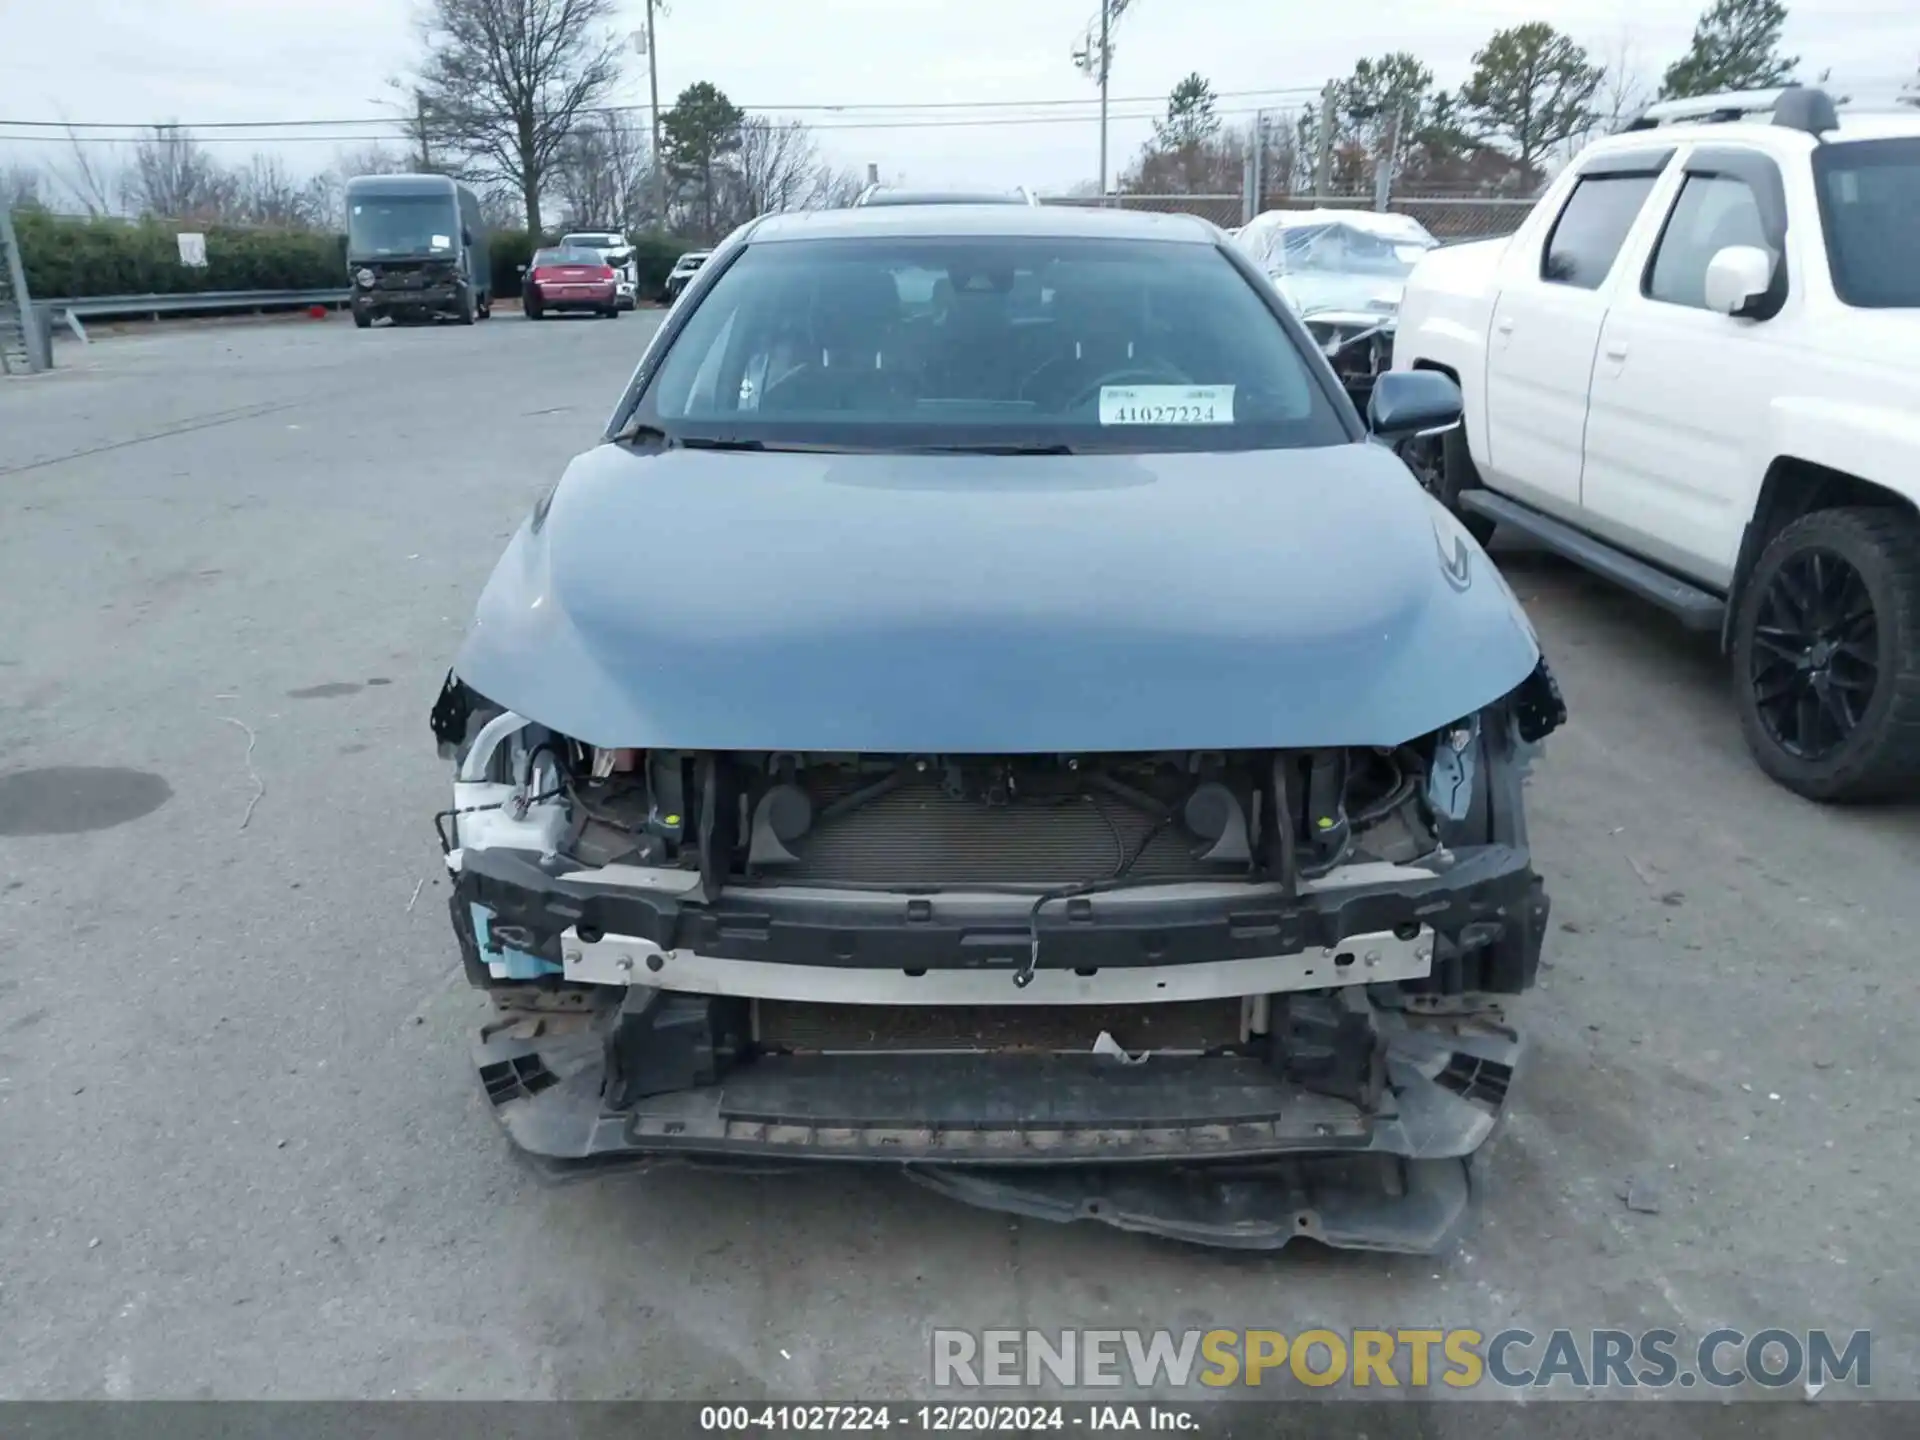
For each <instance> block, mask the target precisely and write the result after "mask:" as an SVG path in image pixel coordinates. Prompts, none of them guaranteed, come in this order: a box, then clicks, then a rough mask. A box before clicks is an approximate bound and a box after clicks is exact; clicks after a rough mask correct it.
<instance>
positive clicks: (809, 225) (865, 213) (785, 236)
mask: <svg viewBox="0 0 1920 1440" xmlns="http://www.w3.org/2000/svg"><path fill="white" fill-rule="evenodd" d="M862 235H884V236H895V237H898V236H906V237H911V238H916V239H922V238H924V239H941V238H945V237H950V236H961V235H969V236H973V235H984V236H994V237H1005V238H1014V237H1038V238H1042V239H1058V240H1065V239H1072V238H1076V237H1079V236H1088V237H1094V238H1105V239H1116V240H1178V241H1183V242H1185V243H1188V244H1194V245H1217V244H1219V243H1220V232H1219V231H1218V230H1217V229H1215V228H1214V226H1213V225H1212V224H1211V223H1210V222H1208V221H1206V220H1202V219H1201V218H1200V217H1199V216H1197V215H1165V214H1161V213H1159V212H1158V211H1151V210H1111V209H1104V208H1101V207H1097V206H1083V205H1006V204H989V205H862V206H859V207H857V208H854V209H848V210H799V211H791V212H789V213H786V214H782V215H768V216H766V217H765V218H764V219H762V220H760V221H758V222H757V223H756V224H755V225H754V226H753V228H752V230H751V231H750V232H749V233H748V235H747V240H748V242H749V243H751V244H756V245H761V244H770V243H773V244H777V243H780V242H783V241H791V240H845V239H854V238H857V237H859V236H862Z"/></svg>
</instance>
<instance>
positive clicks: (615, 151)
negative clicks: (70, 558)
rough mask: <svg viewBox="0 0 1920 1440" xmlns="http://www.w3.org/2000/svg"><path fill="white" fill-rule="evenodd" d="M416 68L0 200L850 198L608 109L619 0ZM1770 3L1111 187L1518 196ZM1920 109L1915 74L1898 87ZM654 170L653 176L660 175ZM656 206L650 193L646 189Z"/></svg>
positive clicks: (657, 225)
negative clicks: (301, 128) (434, 194)
mask: <svg viewBox="0 0 1920 1440" xmlns="http://www.w3.org/2000/svg"><path fill="white" fill-rule="evenodd" d="M424 13H425V22H424V28H423V36H422V46H421V51H420V55H419V63H418V64H417V65H416V66H415V67H414V69H413V71H412V73H410V74H408V75H405V76H401V77H397V78H396V79H395V81H394V82H393V83H394V87H395V94H396V115H397V116H398V117H399V123H400V125H401V128H402V129H403V132H404V135H405V137H406V138H405V141H404V144H402V145H400V146H395V145H393V144H372V145H368V146H366V147H363V148H361V149H358V150H354V151H351V152H348V153H343V154H341V155H339V156H338V157H336V160H335V162H334V163H333V164H332V165H330V166H328V167H326V168H325V169H323V170H322V171H320V173H318V174H313V175H307V176H301V175H297V174H295V173H294V172H293V170H292V169H291V168H290V167H289V166H288V164H287V162H286V161H285V160H284V159H282V158H281V157H280V156H279V155H277V154H274V153H269V152H264V151H263V152H260V153H256V154H254V155H252V156H250V157H248V158H247V159H246V160H244V161H242V162H240V163H238V164H225V163H222V162H221V161H220V160H219V159H218V158H217V157H216V156H215V155H214V153H213V152H212V151H211V150H210V149H209V148H208V147H207V146H206V145H204V144H203V143H201V142H200V141H199V140H198V139H197V138H196V137H195V136H194V135H192V134H191V133H190V132H189V131H187V130H185V129H182V128H181V127H179V126H172V125H160V126H155V127H152V128H151V129H150V130H149V131H148V132H147V133H146V134H145V135H144V136H143V137H142V138H141V139H139V140H138V141H137V142H136V143H134V144H133V147H132V152H131V159H130V160H124V161H121V162H112V163H110V162H107V161H105V160H103V159H101V158H100V152H97V151H89V150H88V149H87V148H86V147H85V146H83V145H82V144H81V143H80V142H79V140H78V139H77V138H76V139H75V140H74V143H73V144H72V145H71V147H70V150H71V153H70V154H69V155H67V156H65V157H63V159H62V160H61V161H60V162H58V163H56V164H55V165H54V166H52V167H50V168H44V169H43V168H36V167H27V166H21V165H14V166H10V167H6V168H5V169H0V200H3V201H8V202H10V203H12V204H14V205H15V206H17V207H24V206H27V205H33V204H39V205H41V206H44V207H45V208H50V209H51V208H66V207H77V208H79V209H82V210H85V211H86V212H87V213H89V214H95V215H120V214H145V215H155V216H165V217H168V218H175V219H198V220H204V221H207V222H209V223H225V224H253V225H262V226H287V227H301V226H308V227H332V226H335V225H337V224H338V223H339V217H340V209H341V188H342V185H343V184H344V181H345V179H346V178H347V177H348V176H350V175H354V174H365V173H375V172H382V171H387V172H391V171H398V170H433V171H440V172H444V173H448V174H453V175H456V176H458V177H460V178H461V179H463V180H466V181H468V182H469V183H471V184H472V185H473V186H474V187H475V189H476V191H477V192H478V193H479V194H480V196H481V201H482V208H483V210H484V211H485V212H486V214H487V218H488V221H489V223H490V224H493V225H495V226H499V227H515V228H518V227H520V226H524V227H525V228H526V230H527V232H528V233H529V234H530V235H533V236H539V235H542V234H545V233H549V232H551V231H552V230H553V228H554V227H553V226H551V225H549V224H548V223H547V222H548V221H549V219H551V218H554V217H559V218H560V220H561V222H562V223H563V224H565V225H567V226H569V227H571V228H575V229H590V228H600V229H612V228H621V229H625V230H627V231H628V232H629V233H635V232H641V231H647V230H664V231H667V232H669V233H674V234H681V235H688V236H695V235H698V236H703V237H707V238H713V237H716V236H718V235H720V234H722V233H724V232H725V231H727V230H728V229H731V228H732V227H733V226H734V225H736V224H738V223H740V222H741V221H743V220H746V219H748V218H751V217H752V216H754V215H757V214H761V213H765V212H767V211H771V210H786V209H797V208H806V207H812V206H824V205H832V204H841V203H845V202H846V201H847V200H849V199H851V198H852V197H853V195H854V194H855V193H857V191H858V189H859V185H860V181H859V177H858V176H857V175H854V174H852V173H850V172H848V171H846V170H844V169H841V168H838V167H836V166H834V165H833V164H831V163H830V162H829V161H827V160H826V159H824V158H823V157H822V156H821V154H820V152H819V149H818V146H817V145H816V144H815V142H814V139H813V136H812V134H811V133H810V132H809V130H808V128H807V127H806V126H805V125H804V124H801V123H800V122H798V121H793V120H781V119H776V118H771V117H766V116H759V115H749V114H747V113H746V112H744V111H742V110H741V109H740V107H738V106H737V105H735V104H734V103H733V102H732V101H731V100H730V99H729V98H728V97H727V96H726V94H725V93H724V92H723V91H721V90H720V89H719V88H718V87H717V86H714V85H712V84H710V83H707V82H700V83H698V84H694V85H689V86H688V87H686V89H684V90H683V91H682V92H681V93H680V94H679V96H678V97H677V98H676V99H675V100H674V101H673V103H672V104H671V105H670V106H669V107H668V108H667V109H665V110H664V111H662V113H661V116H660V144H659V154H658V155H657V156H656V155H655V153H654V147H653V145H652V143H651V139H652V137H651V135H650V133H649V132H650V129H651V127H650V124H649V121H648V118H647V116H646V115H645V113H644V112H642V111H640V110H637V109H635V108H632V107H624V106H614V105H613V104H612V103H611V101H612V99H613V97H614V95H615V94H616V93H618V87H619V86H620V83H621V81H622V78H623V75H624V69H625V57H624V54H623V49H622V46H621V45H620V43H619V41H618V39H617V38H616V36H615V33H614V30H613V26H614V22H615V20H616V18H617V14H618V0H427V5H426V9H425V12H424ZM1786 18H1787V10H1786V6H1785V4H1784V0H1713V3H1711V4H1710V5H1709V7H1708V8H1707V10H1706V11H1705V12H1704V13H1702V14H1701V16H1700V17H1699V21H1698V23H1697V25H1696V26H1695V29H1694V34H1693V39H1692V43H1691V45H1690V46H1689V47H1688V49H1687V51H1686V52H1685V53H1684V54H1683V55H1681V56H1679V57H1677V58H1676V59H1675V60H1674V61H1673V62H1672V63H1671V64H1670V65H1668V66H1667V67H1666V69H1665V71H1664V73H1663V74H1662V77H1661V82H1660V84H1659V86H1658V89H1657V91H1655V89H1654V87H1652V86H1650V85H1647V84H1645V83H1644V82H1642V81H1641V80H1640V79H1639V78H1638V76H1637V74H1636V73H1635V71H1634V68H1633V67H1632V66H1631V65H1630V63H1629V62H1628V57H1627V56H1626V55H1625V54H1622V55H1620V56H1618V57H1615V58H1613V59H1611V60H1601V59H1598V58H1596V57H1595V56H1594V55H1592V54H1591V53H1590V52H1589V50H1588V49H1587V47H1586V46H1584V45H1581V44H1579V43H1578V42H1576V41H1575V40H1573V39H1572V38H1570V37H1569V36H1567V35H1564V34H1562V33H1561V32H1560V31H1558V30H1556V29H1555V28H1554V27H1553V26H1552V25H1550V24H1548V23H1546V22H1544V21H1535V22H1532V23H1529V24H1525V25H1517V26H1514V27H1511V28H1509V29H1505V30H1501V31H1499V32H1497V33H1495V34H1494V35H1492V36H1491V37H1489V39H1488V40H1487V42H1486V44H1485V45H1483V46H1482V47H1481V48H1480V50H1479V51H1478V52H1477V53H1476V54H1475V56H1474V61H1473V70H1472V73H1471V74H1470V75H1469V77H1468V78H1467V80H1466V82H1465V83H1464V84H1462V85H1461V86H1460V87H1459V88H1458V89H1447V88H1443V87H1440V86H1439V85H1437V84H1436V81H1435V77H1434V74H1433V71H1432V70H1431V68H1429V67H1428V66H1427V65H1426V64H1425V62H1423V61H1422V60H1421V59H1420V58H1419V57H1418V56H1416V55H1413V54H1411V53H1409V52H1406V51H1392V52H1389V53H1387V54H1384V55H1379V56H1374V57H1369V58H1366V59H1362V60H1361V61H1359V62H1358V63H1357V64H1356V65H1355V66H1354V68H1353V70H1352V72H1351V73H1350V74H1348V75H1346V76H1344V77H1342V78H1340V79H1339V80H1336V81H1333V82H1331V83H1330V84H1329V85H1328V86H1327V88H1326V92H1325V94H1324V96H1323V99H1322V102H1321V103H1319V104H1314V105H1309V106H1306V107H1304V108H1302V109H1300V110H1299V111H1297V112H1294V113H1292V114H1278V115H1276V116H1274V117H1272V118H1273V121H1274V122H1277V123H1268V121H1267V117H1262V121H1261V123H1259V124H1257V125H1254V126H1248V127H1231V126H1228V125H1226V124H1225V123H1224V121H1223V119H1222V117H1221V116H1220V115H1219V114H1218V110H1217V104H1216V99H1215V96H1214V94H1213V91H1212V88H1211V86H1210V85H1209V84H1208V82H1207V81H1206V80H1205V79H1204V78H1203V77H1202V76H1200V75H1198V74H1193V75H1189V76H1188V77H1187V78H1186V79H1184V80H1182V81H1181V82H1180V83H1179V84H1178V85H1177V86H1175V87H1174V90H1173V92H1172V94H1171V95H1170V96H1169V99H1168V104H1167V110H1166V114H1165V117H1164V118H1163V119H1162V120H1160V121H1159V122H1157V123H1156V125H1155V129H1154V136H1153V139H1152V140H1151V141H1150V142H1149V143H1148V144H1147V145H1146V146H1145V147H1144V148H1143V149H1142V151H1141V152H1140V154H1139V156H1138V157H1137V158H1136V160H1135V161H1134V163H1133V164H1132V165H1131V166H1130V167H1128V168H1127V169H1126V170H1125V171H1124V172H1123V174H1122V176H1121V178H1120V188H1121V189H1122V190H1125V191H1131V192H1134V193H1143V194H1144V193H1177V194H1195V193H1228V194H1232V193H1237V192H1238V191H1239V190H1240V189H1241V183H1242V173H1243V166H1244V164H1245V162H1246V158H1247V156H1248V153H1249V151H1250V150H1255V149H1257V151H1258V153H1259V156H1260V171H1261V174H1262V176H1263V177H1264V181H1265V183H1264V185H1263V189H1264V190H1265V191H1267V192H1268V193H1269V194H1272V193H1288V192H1291V193H1311V192H1315V191H1317V190H1319V189H1321V188H1322V187H1323V186H1324V188H1325V189H1326V190H1327V191H1328V192H1330V193H1347V194H1352V193H1366V192H1367V191H1368V190H1369V189H1370V188H1371V187H1372V184H1373V179H1374V177H1375V176H1376V174H1377V173H1378V172H1379V170H1380V168H1381V167H1382V166H1386V167H1388V173H1389V175H1390V176H1391V177H1392V179H1393V181H1394V183H1395V184H1396V186H1397V187H1398V188H1399V189H1400V190H1401V191H1403V192H1408V191H1422V192H1425V193H1429V194H1466V195H1493V196H1500V195H1530V194H1532V193H1533V192H1534V190H1536V189H1537V188H1538V186H1539V185H1540V183H1541V181H1542V180H1543V178H1544V176H1545V174H1546V172H1547V170H1548V169H1549V168H1550V167H1551V165H1552V164H1553V163H1554V162H1555V161H1556V160H1557V159H1559V158H1561V157H1563V156H1564V155H1566V154H1568V153H1570V152H1571V150H1573V149H1575V148H1577V147H1578V146H1579V145H1580V144H1581V143H1583V142H1584V141H1585V140H1587V139H1589V138H1591V137H1593V136H1595V135H1597V134H1601V133H1606V132H1609V131H1611V130H1614V129H1617V128H1619V127H1620V126H1621V125H1623V124H1624V123H1626V122H1627V121H1628V120H1629V119H1631V118H1632V116H1633V115H1634V114H1635V113H1637V112H1638V110H1639V109H1640V108H1641V107H1642V106H1643V105H1644V104H1645V103H1646V102H1647V101H1648V100H1649V99H1650V98H1653V96H1654V95H1655V94H1656V93H1657V95H1658V96H1659V97H1661V98H1670V97H1675V96H1689V95H1698V94H1707V93H1712V92H1716V91H1721V90H1737V89H1749V88H1759V87H1764V86H1769V85H1776V84H1780V83H1783V82H1784V81H1786V80H1789V79H1791V78H1793V77H1794V76H1795V75H1796V73H1797V71H1798V68H1799V61H1798V59H1797V58H1796V57H1792V56H1788V55H1785V54H1783V53H1782V51H1781V32H1782V29H1783V27H1784V25H1785V23H1786ZM1903 98H1904V99H1905V100H1906V102H1907V103H1913V104H1920V76H1916V77H1915V80H1914V81H1913V82H1911V83H1910V85H1909V87H1908V90H1907V92H1906V93H1905V95H1904V97H1903ZM656 167H658V168H656ZM663 199H664V204H663V203H662V200H663Z"/></svg>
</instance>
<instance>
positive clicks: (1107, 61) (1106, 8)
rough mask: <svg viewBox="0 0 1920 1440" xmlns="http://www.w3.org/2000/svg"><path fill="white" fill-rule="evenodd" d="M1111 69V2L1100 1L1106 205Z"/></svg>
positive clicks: (1102, 174)
mask: <svg viewBox="0 0 1920 1440" xmlns="http://www.w3.org/2000/svg"><path fill="white" fill-rule="evenodd" d="M1112 69H1113V0H1100V203H1101V204H1102V205H1104V204H1106V203H1107V76H1108V74H1109V73H1110V72H1111V71H1112Z"/></svg>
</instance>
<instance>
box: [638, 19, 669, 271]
mask: <svg viewBox="0 0 1920 1440" xmlns="http://www.w3.org/2000/svg"><path fill="white" fill-rule="evenodd" d="M656 7H657V8H659V9H661V10H665V9H666V8H667V6H666V0H647V28H646V29H645V30H636V31H634V32H633V48H634V49H636V50H638V51H639V52H640V53H641V54H642V55H644V56H646V57H647V92H648V94H649V96H650V97H651V98H652V101H653V208H654V211H655V213H656V214H658V215H659V217H660V229H661V231H662V233H664V232H665V231H666V228H667V162H666V161H665V160H664V159H662V158H661V155H660V66H659V64H658V62H657V61H656V60H655V58H654V49H655V47H654V43H653V12H654V10H655V8H656Z"/></svg>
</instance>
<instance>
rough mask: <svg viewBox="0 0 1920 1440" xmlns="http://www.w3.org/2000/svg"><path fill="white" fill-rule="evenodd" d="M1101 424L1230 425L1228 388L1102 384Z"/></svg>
mask: <svg viewBox="0 0 1920 1440" xmlns="http://www.w3.org/2000/svg"><path fill="white" fill-rule="evenodd" d="M1100 423H1101V424H1102V425H1231V424H1232V423H1233V386H1231V385H1102V386H1101V387H1100Z"/></svg>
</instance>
